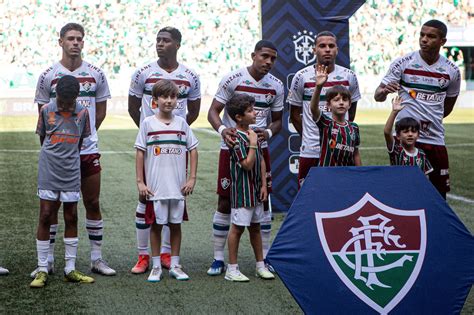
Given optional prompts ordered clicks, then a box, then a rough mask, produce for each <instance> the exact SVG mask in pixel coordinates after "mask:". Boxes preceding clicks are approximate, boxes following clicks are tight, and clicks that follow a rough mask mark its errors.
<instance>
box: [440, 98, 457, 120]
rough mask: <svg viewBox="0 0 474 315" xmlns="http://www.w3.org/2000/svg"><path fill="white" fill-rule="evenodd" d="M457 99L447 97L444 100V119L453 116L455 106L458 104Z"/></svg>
mask: <svg viewBox="0 0 474 315" xmlns="http://www.w3.org/2000/svg"><path fill="white" fill-rule="evenodd" d="M457 99H458V97H457V96H453V97H446V98H445V99H444V116H443V117H448V115H449V114H451V112H452V111H453V108H454V104H455V103H456V100H457Z"/></svg>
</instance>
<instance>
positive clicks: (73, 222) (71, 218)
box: [64, 211, 77, 227]
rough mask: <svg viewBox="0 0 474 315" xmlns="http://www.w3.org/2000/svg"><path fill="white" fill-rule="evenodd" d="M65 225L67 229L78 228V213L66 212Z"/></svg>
mask: <svg viewBox="0 0 474 315" xmlns="http://www.w3.org/2000/svg"><path fill="white" fill-rule="evenodd" d="M64 224H65V225H66V227H74V226H77V211H70V212H69V211H68V212H64Z"/></svg>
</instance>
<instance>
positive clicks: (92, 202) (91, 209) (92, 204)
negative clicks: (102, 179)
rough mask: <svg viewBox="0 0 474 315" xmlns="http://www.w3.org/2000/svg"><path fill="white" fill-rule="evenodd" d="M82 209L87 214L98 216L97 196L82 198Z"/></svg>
mask: <svg viewBox="0 0 474 315" xmlns="http://www.w3.org/2000/svg"><path fill="white" fill-rule="evenodd" d="M84 207H85V208H86V211H87V213H88V214H93V215H100V205H99V196H91V197H88V198H86V197H84Z"/></svg>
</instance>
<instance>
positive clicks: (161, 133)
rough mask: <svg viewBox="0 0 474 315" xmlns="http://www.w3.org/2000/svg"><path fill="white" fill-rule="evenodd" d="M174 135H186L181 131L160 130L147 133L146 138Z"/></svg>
mask: <svg viewBox="0 0 474 315" xmlns="http://www.w3.org/2000/svg"><path fill="white" fill-rule="evenodd" d="M166 134H167V135H170V134H171V135H175V134H178V135H183V136H184V135H186V133H185V132H184V131H181V130H161V131H151V132H149V133H147V136H154V135H166Z"/></svg>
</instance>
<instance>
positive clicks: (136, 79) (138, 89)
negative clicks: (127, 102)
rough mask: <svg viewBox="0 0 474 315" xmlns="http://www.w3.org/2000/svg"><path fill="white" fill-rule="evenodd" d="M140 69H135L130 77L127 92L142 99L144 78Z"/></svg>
mask: <svg viewBox="0 0 474 315" xmlns="http://www.w3.org/2000/svg"><path fill="white" fill-rule="evenodd" d="M142 74H143V71H142V69H137V70H135V72H134V73H133V75H132V80H131V82H130V88H129V90H128V94H129V95H133V96H136V97H138V98H143V91H144V90H145V76H144V75H142Z"/></svg>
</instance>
